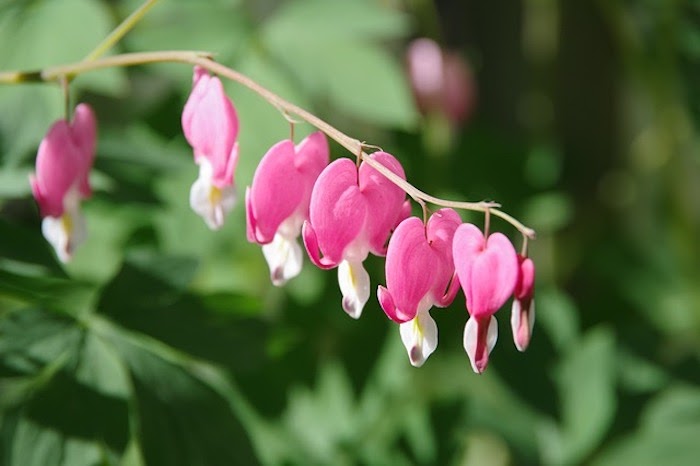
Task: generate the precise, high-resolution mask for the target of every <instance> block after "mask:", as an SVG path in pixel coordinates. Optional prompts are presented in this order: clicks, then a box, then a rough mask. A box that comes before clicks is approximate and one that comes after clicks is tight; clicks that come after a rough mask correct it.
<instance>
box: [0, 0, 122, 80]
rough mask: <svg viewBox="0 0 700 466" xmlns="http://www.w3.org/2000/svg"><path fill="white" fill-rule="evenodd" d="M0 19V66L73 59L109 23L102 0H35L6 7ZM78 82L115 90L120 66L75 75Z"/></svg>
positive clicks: (97, 38)
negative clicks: (26, 3)
mask: <svg viewBox="0 0 700 466" xmlns="http://www.w3.org/2000/svg"><path fill="white" fill-rule="evenodd" d="M2 16H3V18H2V20H0V43H1V44H12V47H3V48H2V49H1V50H0V68H2V69H23V70H27V69H28V70H34V69H39V68H45V67H47V66H50V65H58V64H63V63H70V62H77V61H80V60H82V59H83V58H84V57H85V56H86V55H87V54H88V53H89V52H90V51H91V49H92V48H93V47H94V46H95V45H96V44H98V43H99V42H100V41H101V40H102V39H104V38H105V37H106V36H107V34H109V32H110V31H111V30H112V27H113V24H112V20H111V17H110V14H109V11H108V10H107V8H106V5H105V4H104V3H102V2H94V1H90V0H64V1H63V2H60V3H57V2H54V1H51V0H39V1H36V2H32V3H31V4H28V5H21V4H18V5H17V7H16V8H8V9H7V11H6V12H5V13H4V14H3V15H2ZM75 83H76V86H78V87H79V88H89V89H92V90H96V91H99V92H108V93H120V92H121V91H123V90H124V89H125V88H126V77H125V73H124V70H122V69H120V68H110V69H106V70H101V71H97V72H92V73H88V74H86V75H84V76H80V77H79V78H78V79H77V80H76V82H75Z"/></svg>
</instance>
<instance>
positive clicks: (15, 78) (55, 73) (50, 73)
mask: <svg viewBox="0 0 700 466" xmlns="http://www.w3.org/2000/svg"><path fill="white" fill-rule="evenodd" d="M211 56H212V55H211V53H209V52H198V51H187V50H185V51H182V50H170V51H158V52H138V53H125V54H120V55H113V56H110V57H104V58H100V59H95V60H92V61H82V62H79V63H71V64H67V65H61V66H53V67H49V68H45V69H43V70H41V71H30V72H17V71H10V72H0V84H2V83H6V84H18V83H22V82H28V81H34V82H36V81H60V80H61V79H65V78H71V77H74V76H76V75H79V74H81V73H86V72H89V71H94V70H99V69H103V68H112V67H125V66H136V65H144V64H148V63H163V62H168V63H186V64H190V65H195V66H201V67H202V68H205V69H207V70H209V71H210V72H212V73H216V74H218V75H219V76H223V77H225V78H227V79H230V80H232V81H235V82H237V83H239V84H242V85H243V86H245V87H247V88H248V89H250V90H251V91H253V92H255V93H256V94H258V95H259V96H260V97H262V98H263V99H265V100H266V101H267V102H268V103H270V105H272V106H273V107H275V108H277V109H278V110H279V111H280V112H281V113H282V114H283V115H294V116H296V117H298V118H300V119H302V120H304V121H306V122H307V123H309V124H310V125H312V126H314V127H316V128H318V129H319V130H321V131H323V132H324V133H325V134H326V135H327V136H328V137H330V138H331V139H333V140H334V141H336V142H337V143H338V144H340V145H341V146H343V147H344V148H345V149H347V150H348V151H349V152H350V153H351V154H353V155H355V156H357V155H358V154H359V156H360V157H361V158H362V160H363V161H364V162H365V163H366V164H367V165H369V166H371V167H372V168H374V169H375V170H377V171H378V172H379V173H381V174H382V175H383V176H384V177H386V178H387V179H388V180H389V181H391V182H392V183H394V184H395V185H397V186H398V187H399V188H401V189H403V190H404V191H405V192H406V194H408V195H409V196H410V197H412V198H413V199H421V200H423V201H424V202H427V203H430V204H433V205H436V206H440V207H450V208H453V209H462V210H471V211H477V212H487V211H489V212H490V213H491V214H493V215H495V216H496V217H500V218H502V219H503V220H505V221H506V222H508V223H510V224H511V225H513V227H515V228H516V229H518V231H520V232H521V233H522V234H523V235H525V236H527V237H529V238H532V239H534V238H535V231H534V230H533V229H532V228H529V227H527V226H525V225H524V224H523V223H521V222H519V221H518V220H516V219H515V218H514V217H512V216H511V215H509V214H507V213H505V212H503V211H501V210H499V209H498V207H500V205H499V204H498V203H495V202H491V201H481V202H461V201H451V200H446V199H440V198H438V197H434V196H431V195H429V194H427V193H425V192H423V191H421V190H420V189H418V188H416V187H415V186H413V185H412V184H411V183H409V182H408V181H406V180H404V179H403V178H401V177H400V176H398V175H396V174H395V173H394V172H392V171H391V170H389V169H388V168H387V167H385V166H384V165H382V164H381V163H379V162H377V161H375V160H373V159H371V158H370V157H369V154H368V153H366V152H365V151H364V150H363V149H364V147H367V146H366V145H365V144H363V142H362V141H360V140H358V139H355V138H352V137H350V136H348V135H347V134H345V133H343V132H342V131H340V130H338V129H337V128H335V127H334V126H331V125H330V124H329V123H327V122H325V121H324V120H322V119H320V118H319V117H317V116H316V115H314V114H312V113H310V112H308V111H306V110H304V109H303V108H301V107H298V106H296V105H294V104H293V103H291V102H288V101H286V100H284V99H283V98H282V97H280V96H278V95H277V94H275V93H274V92H272V91H270V90H268V89H266V88H265V87H263V86H261V85H260V84H258V83H257V82H255V81H253V80H252V79H251V78H249V77H248V76H246V75H244V74H241V73H239V72H238V71H235V70H233V69H231V68H228V67H226V66H224V65H222V64H220V63H217V62H215V61H214V60H212V58H211Z"/></svg>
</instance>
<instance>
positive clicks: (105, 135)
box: [0, 0, 700, 466]
mask: <svg viewBox="0 0 700 466" xmlns="http://www.w3.org/2000/svg"><path fill="white" fill-rule="evenodd" d="M140 3H141V2H140V1H139V0H125V1H115V0H112V1H109V0H61V1H60V2H58V1H56V0H0V70H11V69H34V68H37V67H41V66H46V65H50V64H59V63H67V62H73V61H78V60H80V59H81V58H82V57H84V56H85V55H86V54H87V53H88V52H89V51H90V50H91V49H92V48H93V47H94V46H95V45H96V44H97V43H98V42H99V41H100V40H101V39H102V38H103V37H104V36H106V35H107V34H108V33H109V31H110V30H111V29H112V28H114V26H116V25H117V24H118V23H119V22H120V21H121V20H122V19H123V18H125V17H126V16H127V15H128V14H129V13H130V12H131V11H133V10H134V9H135V8H136V7H137V6H138V5H139V4H140ZM699 21H700V2H699V1H697V0H692V1H691V0H687V1H680V0H679V1H664V0H638V1H632V0H626V1H623V0H600V1H556V0H522V1H518V2H509V1H492V2H481V1H478V0H470V1H437V2H434V3H433V2H430V1H427V0H353V1H341V0H335V1H332V0H285V1H276V0H263V1H252V0H251V1H243V0H216V1H195V0H188V1H187V0H162V1H161V2H160V3H159V4H158V5H157V6H156V7H155V8H154V9H153V10H152V11H151V12H150V13H149V14H148V16H147V17H146V18H145V19H144V20H143V21H142V22H141V23H140V24H139V25H138V26H137V27H136V28H135V29H134V30H133V31H132V32H131V33H129V34H128V35H127V36H126V38H125V39H124V40H123V41H122V42H121V43H120V44H119V45H118V46H117V47H116V50H114V51H113V52H129V51H147V50H159V49H194V50H207V51H211V52H214V53H215V54H216V59H217V60H218V61H220V62H222V63H224V64H226V65H229V66H232V67H233V68H235V69H237V70H239V71H241V72H243V73H246V74H248V75H249V76H251V77H252V78H253V79H255V80H256V81H258V82H260V83H261V84H263V85H265V86H268V87H269V88H270V89H272V90H273V91H275V92H278V93H279V94H281V95H282V96H283V97H285V98H287V99H288V100H290V101H292V102H294V103H297V104H299V105H301V106H303V107H305V108H308V109H310V110H312V111H314V112H315V113H317V114H318V115H319V116H321V117H323V118H325V119H327V120H328V121H329V122H331V123H332V124H334V125H336V126H337V127H339V128H340V129H341V130H343V131H345V132H347V133H348V134H350V135H352V136H354V137H357V138H358V139H361V140H366V141H368V142H369V143H372V144H377V145H380V146H382V147H383V148H384V149H385V150H387V151H389V152H391V153H393V154H394V155H396V156H397V157H398V158H399V159H400V160H401V161H402V163H403V164H404V167H405V169H406V172H407V174H408V178H409V180H411V181H412V182H413V183H414V184H415V185H417V186H418V187H419V188H421V189H423V190H425V191H427V192H430V193H432V194H435V195H438V196H444V197H448V198H453V199H462V200H481V199H493V200H497V201H498V202H500V203H502V204H503V206H504V208H505V210H506V211H508V212H509V213H512V214H514V215H515V216H516V217H518V218H521V219H522V220H523V221H524V222H525V223H527V224H528V225H530V226H532V227H534V228H535V229H536V230H537V232H538V238H537V240H536V241H535V242H533V243H532V244H531V247H530V251H531V255H532V257H533V258H534V260H535V263H536V265H537V268H538V278H537V291H536V303H537V321H536V323H535V330H534V338H533V340H532V343H531V345H530V348H529V349H528V351H527V352H526V353H524V354H520V353H518V352H517V350H516V349H515V347H514V345H513V343H512V341H511V336H510V327H509V322H508V321H509V308H508V307H507V306H506V308H504V309H502V310H501V311H500V312H499V313H498V314H497V317H498V319H499V324H500V335H501V338H500V341H499V343H498V345H497V346H496V349H495V350H494V352H493V353H492V356H491V364H490V365H489V368H488V370H487V371H486V373H485V374H483V375H481V376H477V375H475V374H474V373H472V371H471V368H470V366H469V361H468V359H467V356H466V354H465V353H464V350H463V348H462V343H461V341H462V331H463V328H464V323H465V322H466V318H467V314H466V311H465V309H464V298H463V297H461V296H460V297H458V298H457V300H456V301H455V303H454V304H453V305H452V306H451V307H450V308H448V309H447V310H434V311H433V316H434V317H435V319H436V321H437V323H438V327H439V329H440V341H439V346H438V350H437V351H436V352H435V353H434V354H433V355H432V356H431V357H430V359H429V360H428V361H427V363H426V364H425V365H424V366H423V367H422V368H420V369H415V368H413V367H411V366H410V364H409V362H408V358H407V357H406V354H405V350H404V348H403V346H402V345H401V342H400V338H399V334H398V328H397V326H396V325H395V324H393V323H391V322H390V321H389V320H388V319H387V318H386V317H385V316H384V314H383V312H382V311H381V309H380V307H379V306H378V304H377V303H376V300H375V299H374V298H372V299H371V300H370V303H369V304H368V306H367V308H366V309H365V312H364V315H363V316H362V318H361V319H360V320H359V321H353V320H352V319H350V318H349V317H347V315H345V314H344V312H343V311H342V310H341V307H340V296H339V292H338V289H337V282H336V275H335V272H322V271H320V270H316V269H315V268H313V266H311V264H309V263H308V261H307V262H306V264H305V266H304V270H303V272H302V275H301V276H300V277H298V278H297V279H295V280H293V281H292V282H290V283H289V284H288V285H287V287H285V288H284V289H276V288H274V287H273V286H272V285H271V284H270V282H269V278H268V271H267V266H266V264H265V261H264V259H263V257H262V253H261V251H260V248H259V247H258V246H256V245H251V244H249V243H247V242H246V241H245V218H244V213H243V209H242V208H241V205H242V202H241V201H239V204H238V206H237V208H236V209H235V211H234V212H233V213H232V215H231V216H230V217H229V219H228V220H227V223H226V226H225V228H224V229H223V230H221V231H219V232H216V233H214V232H211V231H209V230H208V229H207V228H206V226H205V225H204V222H203V221H201V219H199V218H198V217H196V216H195V214H194V213H193V212H191V210H190V208H189V205H188V191H189V186H190V184H191V183H192V182H193V181H194V179H195V178H196V174H197V169H196V167H195V166H194V164H193V163H192V155H191V151H190V149H189V147H188V146H187V144H186V142H185V140H184V138H183V136H182V134H181V129H180V112H181V110H182V107H183V105H184V102H185V99H186V97H187V94H188V92H189V89H190V85H191V71H192V70H191V69H190V68H189V67H187V66H183V65H175V64H160V65H148V66H141V67H136V68H132V69H110V70H106V71H100V72H95V73H89V74H85V75H82V76H80V77H78V78H77V79H76V80H75V82H74V85H73V87H72V93H73V96H74V102H78V101H86V102H89V103H90V104H92V105H93V106H94V108H95V110H96V112H97V115H98V118H99V144H98V154H97V159H96V162H95V170H94V172H93V176H92V182H93V186H94V188H95V194H94V196H93V198H92V199H90V200H89V201H87V202H85V203H84V204H83V206H84V212H85V214H86V217H87V221H88V228H89V231H90V236H89V239H88V241H87V243H86V244H84V245H83V246H82V248H80V249H79V250H78V252H77V254H76V256H75V258H74V261H73V262H72V263H70V264H68V265H67V266H65V267H64V266H62V265H60V264H59V263H58V262H57V261H56V259H55V258H54V255H53V251H52V250H51V249H50V247H49V246H48V245H47V243H46V242H45V241H44V239H43V237H42V236H41V232H40V217H39V215H38V211H37V208H36V206H35V203H34V201H33V199H32V198H31V193H30V189H29V184H28V181H27V177H28V174H29V173H30V172H31V171H32V170H33V163H34V157H35V155H36V148H37V146H38V144H39V142H40V140H41V138H42V137H43V135H44V134H45V132H46V130H47V129H48V127H49V126H50V124H51V122H52V121H54V120H56V119H58V118H60V117H61V116H62V96H61V93H60V91H59V89H58V88H57V87H56V86H53V85H22V86H2V87H0V464H6V465H18V466H33V465H37V466H39V465H41V466H45V465H66V466H82V465H86V466H87V465H123V466H138V465H229V464H258V463H262V464H304V465H307V464H333V465H344V464H368V465H375V464H377V465H401V464H424V465H428V464H449V465H469V466H474V465H479V466H482V465H484V466H498V465H528V464H533V465H534V464H545V465H569V464H590V465H596V466H603V465H650V466H651V465H659V464H664V465H693V464H697V462H698V458H700V365H699V364H698V359H699V356H700V246H699V240H700V139H699V136H700V84H698V83H699V82H700V81H699V80H700V22H699ZM416 37H429V38H432V39H434V40H435V41H437V42H438V43H439V44H440V45H441V46H442V47H443V48H444V49H445V50H450V51H451V53H452V55H451V56H452V57H453V58H454V57H458V58H454V59H455V60H457V61H459V62H460V63H461V65H460V67H461V74H459V75H458V76H459V79H457V86H458V89H461V90H460V92H462V94H463V95H464V96H466V97H464V100H463V101H461V102H462V103H463V107H462V108H461V113H460V114H459V118H454V115H453V118H452V119H451V118H450V114H449V113H445V112H444V108H443V107H442V106H440V105H433V106H428V107H429V108H426V107H425V106H423V107H421V110H422V112H419V111H418V109H417V108H416V105H415V104H414V97H413V96H412V94H411V86H410V84H409V76H408V75H407V72H406V66H405V63H404V57H405V53H406V49H407V46H408V44H409V43H410V41H411V40H412V39H414V38H416ZM459 86H462V87H459ZM226 87H227V90H228V91H229V95H230V96H231V97H232V99H233V100H234V103H235V105H236V107H237V109H238V113H239V116H240V119H241V133H240V146H241V158H240V164H239V169H238V171H237V174H236V181H237V184H238V186H239V193H240V195H241V198H242V193H243V190H244V187H245V186H246V185H248V184H249V183H250V181H251V179H252V174H253V172H254V170H255V166H256V164H257V162H258V161H259V159H260V158H261V157H262V155H263V154H264V153H265V151H266V150H267V149H268V148H269V147H270V146H271V145H272V144H273V143H275V142H277V141H278V140H280V139H283V138H285V137H288V135H289V128H288V123H287V122H286V121H285V120H284V118H282V117H281V116H280V114H279V113H278V112H277V111H276V110H275V109H274V108H272V107H270V106H269V105H267V104H266V103H264V102H263V101H262V100H261V99H260V98H259V97H258V96H256V95H254V94H252V93H251V92H249V91H247V90H246V89H244V88H242V87H241V86H239V85H236V84H234V83H227V84H226ZM457 100H458V99H457ZM311 130H312V128H310V127H308V126H306V125H299V126H298V128H297V135H298V136H297V137H298V138H299V137H300V136H303V134H305V133H308V132H310V131H311ZM332 150H333V154H334V156H347V155H348V154H346V153H344V152H343V150H342V149H341V148H340V147H338V146H337V145H332ZM464 218H465V220H469V221H475V222H477V223H479V224H481V222H482V219H481V217H480V216H474V215H470V214H468V213H465V214H464ZM493 228H495V229H500V230H502V231H504V232H505V233H506V234H508V235H509V236H510V237H511V238H512V239H513V241H514V243H515V244H516V247H519V244H520V238H519V237H518V235H517V233H516V232H515V231H514V230H513V229H512V228H511V227H510V226H508V225H507V224H505V223H504V222H501V221H498V220H494V222H493ZM367 264H368V268H369V270H370V274H371V277H372V288H373V290H374V289H376V285H377V284H380V283H383V282H384V281H383V261H382V260H381V259H378V258H370V259H369V260H368V262H367ZM373 296H374V293H373Z"/></svg>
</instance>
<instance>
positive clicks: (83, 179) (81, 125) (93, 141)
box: [71, 103, 97, 198]
mask: <svg viewBox="0 0 700 466" xmlns="http://www.w3.org/2000/svg"><path fill="white" fill-rule="evenodd" d="M71 126H72V127H71V130H72V134H73V138H74V140H75V142H76V145H77V146H78V147H80V148H81V151H80V155H81V160H82V173H81V175H80V182H79V183H80V184H79V186H78V189H79V191H80V194H81V196H82V197H83V198H87V197H90V195H91V194H92V189H91V188H90V181H89V175H90V170H91V169H92V164H93V161H94V159H95V149H96V146H97V120H96V118H95V113H94V112H93V111H92V109H91V108H90V106H89V105H87V104H84V103H81V104H78V105H77V106H76V107H75V113H74V116H73V123H72V125H71Z"/></svg>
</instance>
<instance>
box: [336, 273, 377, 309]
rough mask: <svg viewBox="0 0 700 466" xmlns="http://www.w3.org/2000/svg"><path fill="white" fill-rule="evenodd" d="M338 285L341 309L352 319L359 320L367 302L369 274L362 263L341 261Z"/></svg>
mask: <svg viewBox="0 0 700 466" xmlns="http://www.w3.org/2000/svg"><path fill="white" fill-rule="evenodd" d="M338 284H339V285H340V292H341V293H342V294H343V309H344V310H345V312H347V313H348V315H349V316H350V317H352V318H353V319H359V318H360V315H361V314H362V309H363V308H364V306H365V304H367V301H368V300H369V274H368V273H367V271H366V270H365V269H364V267H363V266H362V262H361V261H348V260H343V261H342V262H341V263H340V264H339V265H338Z"/></svg>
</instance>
